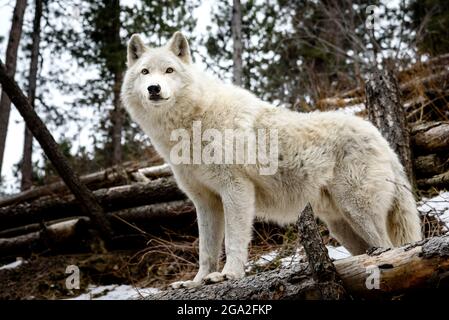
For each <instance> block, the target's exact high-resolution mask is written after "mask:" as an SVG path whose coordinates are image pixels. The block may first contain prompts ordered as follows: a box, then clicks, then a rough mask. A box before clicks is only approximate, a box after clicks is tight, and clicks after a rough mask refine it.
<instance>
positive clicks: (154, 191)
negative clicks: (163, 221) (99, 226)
mask: <svg viewBox="0 0 449 320" xmlns="http://www.w3.org/2000/svg"><path fill="white" fill-rule="evenodd" d="M93 197H95V198H96V199H97V201H98V202H99V203H100V204H101V206H102V207H103V208H104V210H105V211H116V210H122V209H126V208H132V207H138V206H142V205H148V204H154V203H160V202H167V201H174V200H183V199H185V195H184V193H183V192H182V191H181V190H179V188H178V186H177V185H176V182H175V180H174V178H173V177H169V178H160V179H157V180H154V181H150V182H149V183H145V184H137V183H136V184H132V185H125V186H119V187H114V188H109V189H100V190H97V191H94V192H93ZM81 211H82V205H81V202H80V201H79V200H78V199H77V198H75V197H74V196H72V195H68V196H64V197H50V198H48V197H47V198H42V199H37V200H35V201H33V202H30V203H22V204H18V205H13V206H6V207H2V208H0V222H1V224H0V230H5V229H9V228H14V227H18V226H21V225H24V224H30V223H36V222H40V221H49V220H56V219H61V218H66V217H71V216H79V215H81V213H82V212H81ZM88 216H89V215H88ZM102 217H103V219H105V218H104V214H103V216H102ZM93 221H95V220H93Z"/></svg>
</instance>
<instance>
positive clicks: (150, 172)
mask: <svg viewBox="0 0 449 320" xmlns="http://www.w3.org/2000/svg"><path fill="white" fill-rule="evenodd" d="M146 165H148V162H144V163H138V164H135V163H129V164H123V165H121V166H114V167H111V168H107V169H105V170H101V171H98V172H94V173H91V174H87V175H84V176H81V177H80V179H81V181H82V182H83V183H84V184H86V185H87V187H89V189H91V190H97V189H100V188H106V187H111V186H117V185H123V184H129V182H130V178H131V176H132V175H133V173H135V172H139V173H141V174H143V175H144V176H145V177H146V178H149V179H156V178H160V177H165V176H169V175H170V174H171V170H170V168H169V166H168V165H167V164H163V165H157V166H151V167H145V166H146ZM149 179H148V180H149ZM65 192H68V188H67V186H66V185H65V183H64V182H63V181H57V182H54V183H51V184H48V185H45V186H41V187H36V188H32V189H30V190H27V191H24V192H20V193H18V194H15V195H12V196H9V197H6V198H3V199H0V207H4V206H7V205H11V204H16V203H20V202H24V201H31V200H34V199H36V198H39V197H43V196H48V195H55V194H63V193H65Z"/></svg>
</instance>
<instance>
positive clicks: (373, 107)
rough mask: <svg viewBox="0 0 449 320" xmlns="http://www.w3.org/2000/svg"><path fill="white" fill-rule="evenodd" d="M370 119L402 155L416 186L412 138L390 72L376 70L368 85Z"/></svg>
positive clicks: (367, 97)
mask: <svg viewBox="0 0 449 320" xmlns="http://www.w3.org/2000/svg"><path fill="white" fill-rule="evenodd" d="M366 106H367V109H368V118H369V120H370V121H371V122H372V123H373V124H374V125H375V126H376V127H377V128H378V129H379V130H380V132H381V133H382V135H383V136H384V138H385V139H387V141H388V142H389V143H390V146H391V147H392V148H393V150H394V151H395V152H396V154H397V155H398V156H399V159H400V160H401V163H402V165H403V166H404V169H405V173H406V174H407V176H408V178H409V180H410V182H411V183H412V185H414V184H415V182H414V181H415V175H414V173H413V158H412V151H411V144H410V135H409V129H408V125H407V120H406V115H405V110H404V107H403V105H402V103H401V92H400V89H399V87H398V83H397V80H396V79H395V77H394V76H393V74H392V72H391V71H388V70H385V69H384V70H375V71H374V72H373V74H372V76H371V78H370V79H369V80H368V82H367V83H366Z"/></svg>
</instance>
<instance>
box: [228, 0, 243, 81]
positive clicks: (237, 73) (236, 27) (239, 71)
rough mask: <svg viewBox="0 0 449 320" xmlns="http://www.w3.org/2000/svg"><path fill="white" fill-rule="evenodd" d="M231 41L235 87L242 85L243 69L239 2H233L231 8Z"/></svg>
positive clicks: (237, 0)
mask: <svg viewBox="0 0 449 320" xmlns="http://www.w3.org/2000/svg"><path fill="white" fill-rule="evenodd" d="M231 27H232V41H233V53H232V60H233V62H234V68H233V77H232V78H233V82H234V84H235V85H237V86H241V85H242V77H243V68H242V51H243V42H242V5H241V4H240V0H234V2H233V6H232V26H231Z"/></svg>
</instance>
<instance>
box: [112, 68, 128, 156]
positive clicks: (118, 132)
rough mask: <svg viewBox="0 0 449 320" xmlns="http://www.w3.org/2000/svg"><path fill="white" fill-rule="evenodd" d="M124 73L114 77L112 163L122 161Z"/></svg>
mask: <svg viewBox="0 0 449 320" xmlns="http://www.w3.org/2000/svg"><path fill="white" fill-rule="evenodd" d="M122 82H123V75H122V73H117V74H116V75H115V78H114V92H113V94H114V110H113V111H112V114H111V122H112V165H117V164H120V163H121V162H122V158H123V154H122V131H123V122H124V117H125V113H124V112H123V111H124V110H123V107H122V104H121V100H120V90H121V87H122Z"/></svg>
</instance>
